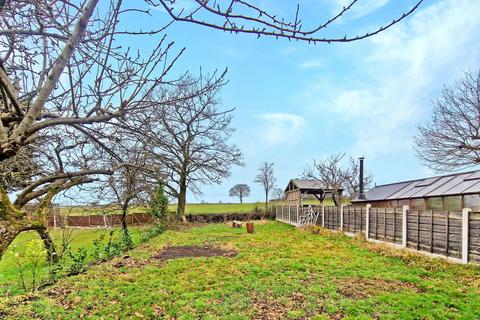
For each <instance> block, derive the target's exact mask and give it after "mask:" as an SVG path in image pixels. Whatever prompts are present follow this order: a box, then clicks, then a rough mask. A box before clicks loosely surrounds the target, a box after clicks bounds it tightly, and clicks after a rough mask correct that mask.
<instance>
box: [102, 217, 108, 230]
mask: <svg viewBox="0 0 480 320" xmlns="http://www.w3.org/2000/svg"><path fill="white" fill-rule="evenodd" d="M103 225H104V226H105V229H107V228H108V227H107V216H106V215H103Z"/></svg>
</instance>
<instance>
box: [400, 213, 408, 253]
mask: <svg viewBox="0 0 480 320" xmlns="http://www.w3.org/2000/svg"><path fill="white" fill-rule="evenodd" d="M408 209H409V207H408V206H407V205H405V206H403V207H402V246H403V247H404V248H406V247H407V213H408Z"/></svg>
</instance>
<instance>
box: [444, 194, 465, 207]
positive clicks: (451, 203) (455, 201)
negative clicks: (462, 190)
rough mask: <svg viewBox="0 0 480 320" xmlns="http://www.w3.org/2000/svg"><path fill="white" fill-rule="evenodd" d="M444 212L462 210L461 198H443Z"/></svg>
mask: <svg viewBox="0 0 480 320" xmlns="http://www.w3.org/2000/svg"><path fill="white" fill-rule="evenodd" d="M443 201H444V203H445V210H450V211H459V210H462V196H450V197H445V198H443Z"/></svg>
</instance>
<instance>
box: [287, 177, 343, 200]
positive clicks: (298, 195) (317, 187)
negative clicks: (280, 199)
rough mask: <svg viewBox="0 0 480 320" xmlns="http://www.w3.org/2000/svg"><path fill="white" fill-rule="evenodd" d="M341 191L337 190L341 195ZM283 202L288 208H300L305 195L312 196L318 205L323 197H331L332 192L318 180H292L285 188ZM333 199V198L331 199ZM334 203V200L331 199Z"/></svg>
mask: <svg viewBox="0 0 480 320" xmlns="http://www.w3.org/2000/svg"><path fill="white" fill-rule="evenodd" d="M342 191H343V190H339V192H338V193H339V195H341V193H342ZM284 192H285V202H286V204H288V205H289V206H302V205H303V200H304V199H305V196H307V195H313V196H314V197H315V198H316V199H317V200H318V201H320V203H322V202H323V200H324V199H325V196H327V195H330V196H331V195H333V194H334V191H333V190H332V189H329V188H327V187H326V186H324V185H323V184H322V183H321V182H320V181H318V180H308V179H292V180H290V182H289V183H288V185H287V187H286V188H285V191H284ZM332 198H333V197H332ZM333 200H334V201H335V199H334V198H333Z"/></svg>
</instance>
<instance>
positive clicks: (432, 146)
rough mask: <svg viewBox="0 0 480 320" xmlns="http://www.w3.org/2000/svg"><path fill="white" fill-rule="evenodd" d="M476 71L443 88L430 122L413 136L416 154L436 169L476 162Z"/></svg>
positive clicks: (479, 141)
mask: <svg viewBox="0 0 480 320" xmlns="http://www.w3.org/2000/svg"><path fill="white" fill-rule="evenodd" d="M479 119H480V70H479V71H478V72H477V73H476V74H473V73H471V72H467V73H465V75H464V78H463V79H462V80H460V81H459V82H457V83H456V84H455V85H454V86H451V87H447V86H446V87H444V88H443V90H442V94H441V96H440V97H439V98H438V99H437V100H436V101H434V102H433V114H432V119H431V121H430V122H428V123H426V124H424V125H422V126H420V127H419V128H418V130H419V132H418V134H417V136H416V137H415V138H414V144H415V150H416V154H417V156H418V157H419V158H420V159H421V160H422V161H423V162H424V163H425V164H426V165H427V166H429V167H430V168H432V169H433V170H436V171H449V170H459V169H462V168H467V167H472V166H477V165H479V164H480V120H479Z"/></svg>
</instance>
